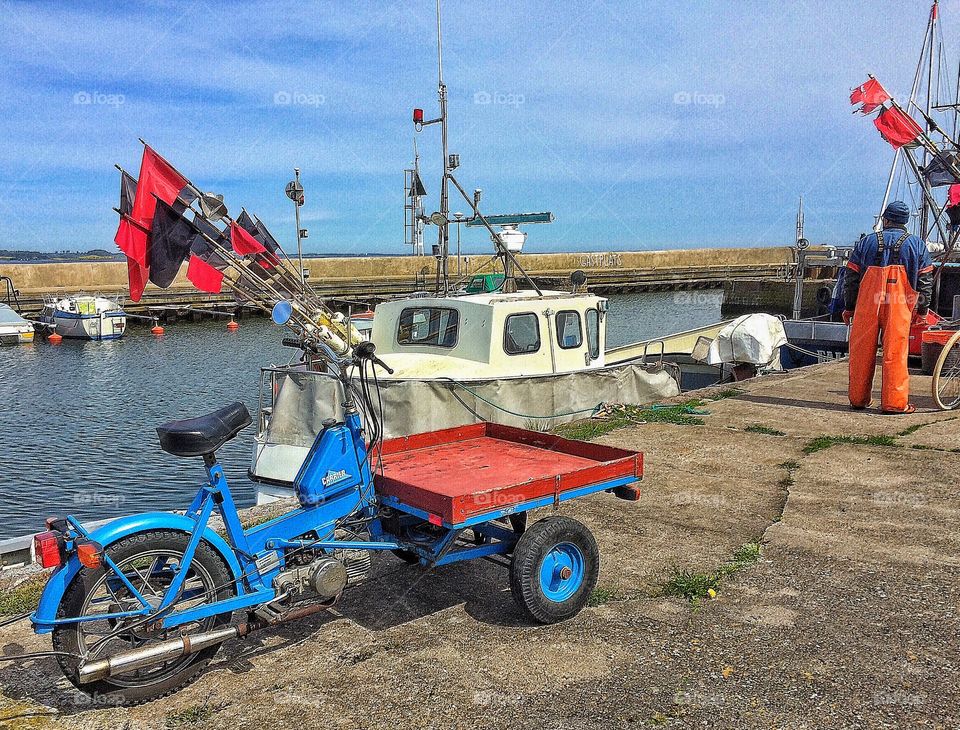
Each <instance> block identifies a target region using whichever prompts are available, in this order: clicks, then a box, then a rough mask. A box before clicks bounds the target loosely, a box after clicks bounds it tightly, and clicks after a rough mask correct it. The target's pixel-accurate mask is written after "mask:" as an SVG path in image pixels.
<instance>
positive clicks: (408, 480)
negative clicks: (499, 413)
mask: <svg viewBox="0 0 960 730" xmlns="http://www.w3.org/2000/svg"><path fill="white" fill-rule="evenodd" d="M381 455H382V461H383V473H382V474H378V475H377V476H376V477H375V485H376V489H377V493H378V494H379V495H380V496H381V497H382V498H384V501H385V503H387V504H390V505H392V506H394V507H397V508H399V509H401V510H403V509H406V510H407V511H414V512H422V513H426V514H427V515H429V516H430V518H431V521H435V522H442V523H443V524H445V525H448V526H454V525H462V524H465V523H468V522H476V521H477V520H478V519H482V518H483V517H484V516H488V515H489V516H491V517H492V516H495V515H496V514H497V513H500V514H504V513H509V512H513V511H517V509H518V508H522V509H528V508H529V507H530V506H537V505H536V504H531V503H534V502H536V501H537V500H540V501H542V500H544V499H545V498H547V499H552V500H555V501H562V500H564V499H568V498H570V497H571V496H577V495H578V494H579V493H581V492H583V493H588V492H589V491H599V490H601V489H610V488H613V487H616V486H621V485H625V484H629V483H631V482H634V481H637V480H638V479H640V478H641V477H642V476H643V455H642V454H640V453H638V452H635V451H628V450H626V449H618V448H614V447H612V446H603V445H600V444H593V443H587V442H583V441H572V440H570V439H564V438H560V437H558V436H551V435H549V434H543V433H540V432H538V431H527V430H525V429H521V428H514V427H511V426H503V425H500V424H495V423H478V424H473V425H469V426H460V427H457V428H448V429H444V430H441V431H432V432H430V433H425V434H417V435H414V436H405V437H402V438H396V439H390V440H389V441H386V442H384V444H383V448H382V450H381ZM527 505H529V506H527ZM409 508H412V510H411V509H409Z"/></svg>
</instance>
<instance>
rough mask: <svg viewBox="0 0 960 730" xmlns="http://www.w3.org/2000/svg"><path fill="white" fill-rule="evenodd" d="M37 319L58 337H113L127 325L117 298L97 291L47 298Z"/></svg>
mask: <svg viewBox="0 0 960 730" xmlns="http://www.w3.org/2000/svg"><path fill="white" fill-rule="evenodd" d="M40 321H41V322H43V323H45V324H48V325H50V326H51V327H52V328H53V330H54V332H56V333H57V334H58V335H60V336H61V337H70V338H73V339H81V340H115V339H117V338H119V337H122V336H123V333H124V331H125V330H126V327H127V315H126V312H124V311H123V307H121V305H120V302H119V301H118V300H116V299H110V298H108V297H104V296H100V295H89V296H88V295H83V294H81V295H77V296H63V297H57V298H54V299H50V300H49V301H47V302H46V303H45V304H44V307H43V313H42V315H41V316H40Z"/></svg>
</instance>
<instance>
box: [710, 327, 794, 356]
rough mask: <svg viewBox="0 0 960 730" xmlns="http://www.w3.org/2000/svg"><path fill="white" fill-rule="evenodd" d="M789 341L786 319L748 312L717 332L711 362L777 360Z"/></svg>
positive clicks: (712, 347)
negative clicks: (784, 328)
mask: <svg viewBox="0 0 960 730" xmlns="http://www.w3.org/2000/svg"><path fill="white" fill-rule="evenodd" d="M785 344H787V335H786V333H785V332H784V330H783V322H781V321H780V320H779V319H778V318H776V317H774V316H771V315H769V314H745V315H743V316H742V317H737V318H736V319H735V320H733V322H731V323H730V324H728V325H727V326H726V327H724V328H723V329H722V330H720V332H718V333H717V336H716V338H714V340H713V342H712V343H710V352H709V353H708V355H707V363H708V364H709V365H720V364H722V363H750V364H753V365H770V364H773V363H774V360H776V359H777V356H778V354H779V352H780V347H781V346H783V345H785Z"/></svg>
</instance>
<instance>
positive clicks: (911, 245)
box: [843, 200, 933, 413]
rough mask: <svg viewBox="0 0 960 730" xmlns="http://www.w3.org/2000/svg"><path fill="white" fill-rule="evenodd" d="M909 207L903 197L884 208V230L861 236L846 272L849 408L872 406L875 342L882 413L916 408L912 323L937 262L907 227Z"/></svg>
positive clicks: (921, 313)
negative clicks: (910, 362)
mask: <svg viewBox="0 0 960 730" xmlns="http://www.w3.org/2000/svg"><path fill="white" fill-rule="evenodd" d="M909 220H910V209H909V208H908V207H907V205H906V203H904V202H902V201H899V200H897V201H894V202H893V203H890V204H889V205H888V206H887V207H886V208H885V209H884V211H883V230H881V231H880V232H879V233H871V234H870V235H869V236H865V237H864V238H862V239H860V241H859V242H858V243H857V245H856V246H855V247H854V249H853V252H852V253H851V254H850V260H849V261H848V262H847V271H846V273H845V275H844V287H843V301H844V312H843V321H844V322H846V323H847V324H848V325H849V324H851V319H852V320H853V323H852V325H851V327H850V386H849V397H850V407H851V408H854V409H856V410H860V409H863V408H866V407H867V406H869V405H870V394H871V392H872V391H873V373H874V370H875V368H876V364H877V343H878V341H881V338H882V346H883V371H882V376H881V377H882V379H883V386H882V390H881V396H880V408H881V410H882V411H883V412H884V413H913V412H914V411H915V410H916V408H915V407H914V406H913V405H912V404H911V403H910V401H909V398H910V374H909V373H908V372H907V352H908V349H909V345H910V323H911V321H912V320H913V317H914V309H916V316H918V317H925V316H926V314H927V309H928V307H929V306H930V296H931V295H932V293H933V261H932V260H931V259H930V252H929V251H928V250H927V244H926V243H924V242H923V239H921V238H920V237H919V236H914V235H911V234H910V232H909V231H907V222H908V221H909Z"/></svg>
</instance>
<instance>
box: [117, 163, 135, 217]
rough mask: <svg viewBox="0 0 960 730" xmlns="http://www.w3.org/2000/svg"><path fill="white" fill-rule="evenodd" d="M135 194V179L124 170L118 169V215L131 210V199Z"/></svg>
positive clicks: (125, 213) (127, 213)
mask: <svg viewBox="0 0 960 730" xmlns="http://www.w3.org/2000/svg"><path fill="white" fill-rule="evenodd" d="M136 196H137V181H136V180H135V179H134V177H133V175H131V174H130V173H128V172H127V171H126V170H121V171H120V207H119V208H118V210H119V211H120V215H122V216H123V215H130V214H131V213H132V212H133V201H134V198H136Z"/></svg>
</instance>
